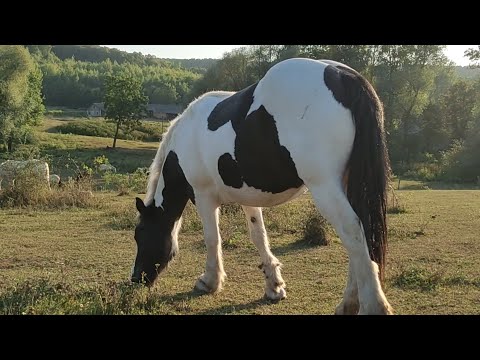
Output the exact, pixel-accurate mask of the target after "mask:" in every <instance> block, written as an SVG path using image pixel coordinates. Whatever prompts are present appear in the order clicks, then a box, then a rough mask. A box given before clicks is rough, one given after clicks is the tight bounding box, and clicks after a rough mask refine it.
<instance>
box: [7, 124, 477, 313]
mask: <svg viewBox="0 0 480 360" xmlns="http://www.w3.org/2000/svg"><path fill="white" fill-rule="evenodd" d="M58 123H60V121H58V120H48V121H46V122H45V123H44V125H43V126H42V127H39V129H38V138H39V145H40V147H41V148H42V150H43V151H44V153H45V154H47V155H50V156H51V158H52V159H54V160H55V159H57V158H59V157H61V156H64V154H67V153H68V154H69V156H72V157H74V158H75V159H78V161H86V160H87V159H90V160H91V159H92V158H93V157H95V156H99V155H106V156H107V157H108V158H109V159H110V160H111V163H112V164H113V165H115V166H116V167H117V168H120V171H122V172H125V171H132V170H130V168H133V169H134V168H135V167H140V166H148V165H149V164H150V162H151V160H152V158H153V156H154V154H155V150H156V147H157V144H156V143H144V142H138V141H128V140H119V141H118V146H119V149H117V150H115V151H111V150H108V151H107V150H106V149H105V148H106V146H107V145H110V143H111V139H109V138H100V137H92V136H78V135H68V134H58V133H51V132H49V131H48V129H49V128H51V127H52V126H55V125H57V124H58ZM125 164H126V165H125ZM55 171H56V170H55ZM394 185H395V188H396V187H397V183H396V182H395V184H394ZM427 185H428V187H426V186H425V184H421V183H418V182H414V181H407V180H402V181H401V183H400V190H398V191H396V195H397V197H398V200H399V206H398V207H397V209H396V210H397V211H394V212H392V213H390V214H389V215H388V234H389V250H388V255H387V272H386V275H387V276H386V284H385V292H386V295H387V297H388V299H389V301H390V303H391V305H392V306H393V308H394V310H395V313H396V314H480V257H479V256H478V254H479V253H480V242H479V241H478V234H480V191H479V190H478V189H473V188H472V189H468V188H467V189H465V188H463V189H460V190H446V188H448V186H445V185H442V184H427ZM135 196H140V197H142V198H143V196H144V194H134V193H130V194H128V195H124V196H118V192H110V191H96V192H94V198H95V201H94V204H93V205H91V206H88V207H84V208H77V207H61V208H53V209H39V208H34V207H27V208H0V232H1V236H0V314H195V315H206V314H333V312H334V309H335V306H336V305H337V304H338V303H339V302H340V300H341V298H342V293H343V290H344V288H345V283H346V279H347V268H348V267H347V263H348V259H347V255H346V251H345V249H344V247H343V246H342V244H341V243H340V240H339V239H338V238H337V237H335V235H333V236H332V241H331V243H330V244H329V245H327V246H315V245H312V244H310V243H308V242H306V241H304V240H302V239H303V237H304V228H305V226H306V224H307V221H308V219H309V217H310V216H311V214H312V211H313V209H314V207H313V203H312V200H311V197H310V194H306V195H303V196H302V197H300V198H299V199H297V200H294V201H293V202H291V203H288V204H285V205H281V206H278V207H275V208H268V209H265V210H264V217H265V221H266V228H267V231H268V234H269V237H270V243H271V248H272V251H273V253H274V254H275V255H276V256H277V257H278V259H279V260H280V261H281V262H282V263H283V272H282V274H283V278H284V279H285V281H286V284H287V294H288V295H287V296H288V297H287V299H285V300H282V301H280V302H278V303H273V302H270V301H268V300H265V299H263V294H264V278H263V274H262V272H261V270H259V269H258V265H259V264H260V257H259V255H258V251H257V250H256V248H255V247H254V245H253V244H252V242H251V241H250V239H249V237H248V231H247V227H246V222H245V219H244V215H243V213H242V211H241V210H240V209H239V208H238V207H236V206H227V207H224V208H223V209H222V214H221V218H220V226H221V234H222V237H223V253H224V261H225V271H226V273H227V276H228V277H227V280H226V283H225V288H224V290H223V291H222V292H220V293H218V294H214V295H200V294H199V293H197V292H195V291H194V290H193V286H194V284H195V281H196V279H197V277H198V276H199V275H200V274H201V273H202V272H203V271H204V266H205V259H206V248H205V244H204V241H203V234H202V225H201V222H200V220H199V218H198V216H197V214H196V210H195V208H194V207H193V206H192V205H191V204H190V203H189V204H188V206H187V209H186V212H185V217H184V224H183V227H182V230H181V232H180V236H179V247H180V251H179V254H178V255H177V257H176V258H175V260H174V261H173V263H172V264H171V265H170V267H169V268H168V269H167V270H166V271H165V272H164V273H162V275H161V276H160V278H159V279H158V281H157V283H156V284H155V285H154V286H153V287H152V288H144V287H142V286H139V285H132V284H130V282H129V275H130V270H131V266H132V262H133V260H134V258H135V251H136V245H135V243H134V240H133V228H134V225H135V216H136V210H135V201H134V198H135Z"/></svg>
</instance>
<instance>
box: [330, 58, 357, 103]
mask: <svg viewBox="0 0 480 360" xmlns="http://www.w3.org/2000/svg"><path fill="white" fill-rule="evenodd" d="M357 77H358V73H357V72H356V71H354V70H352V69H349V68H348V67H345V66H341V65H337V66H334V65H328V66H327V67H326V68H325V72H324V74H323V80H324V81H325V85H326V86H327V88H328V89H329V90H330V91H331V92H332V93H333V97H334V98H335V100H337V101H338V102H339V103H340V104H342V105H343V106H344V107H345V108H347V109H350V110H351V109H353V107H354V105H355V101H356V100H357V99H358V98H359V96H358V94H359V90H361V83H360V82H359V81H358V78H357Z"/></svg>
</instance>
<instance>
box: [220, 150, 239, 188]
mask: <svg viewBox="0 0 480 360" xmlns="http://www.w3.org/2000/svg"><path fill="white" fill-rule="evenodd" d="M218 172H219V173H220V176H221V177H222V180H223V183H224V184H225V185H228V186H231V187H234V188H236V189H240V188H241V187H242V186H243V180H242V174H241V173H240V169H239V168H238V164H237V162H236V161H235V160H233V158H232V155H230V154H229V153H225V154H223V155H222V156H220V157H219V158H218Z"/></svg>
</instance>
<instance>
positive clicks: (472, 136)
mask: <svg viewBox="0 0 480 360" xmlns="http://www.w3.org/2000/svg"><path fill="white" fill-rule="evenodd" d="M478 154H480V121H479V122H478V123H477V124H476V125H475V126H474V127H473V129H471V131H470V132H469V135H468V136H467V138H466V139H465V140H464V141H455V142H453V144H452V146H451V148H450V149H449V150H448V151H446V152H445V153H444V154H443V179H444V180H448V181H454V182H474V183H478V184H480V157H479V156H478Z"/></svg>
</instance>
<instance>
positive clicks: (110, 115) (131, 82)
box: [104, 73, 148, 148]
mask: <svg viewBox="0 0 480 360" xmlns="http://www.w3.org/2000/svg"><path fill="white" fill-rule="evenodd" d="M104 101H105V110H106V115H105V118H106V119H107V121H109V122H112V123H114V124H116V130H115V135H114V137H113V148H115V146H116V144H117V136H118V131H119V130H120V128H121V127H122V128H123V129H124V131H126V132H129V131H131V130H132V129H133V127H134V126H135V125H138V124H139V122H140V119H141V118H142V117H143V116H144V114H145V106H146V104H147V101H148V97H147V96H146V95H145V94H144V93H143V87H142V82H141V80H140V79H139V78H137V77H135V76H133V75H132V74H129V73H118V74H115V75H109V76H107V77H106V79H105V98H104Z"/></svg>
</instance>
